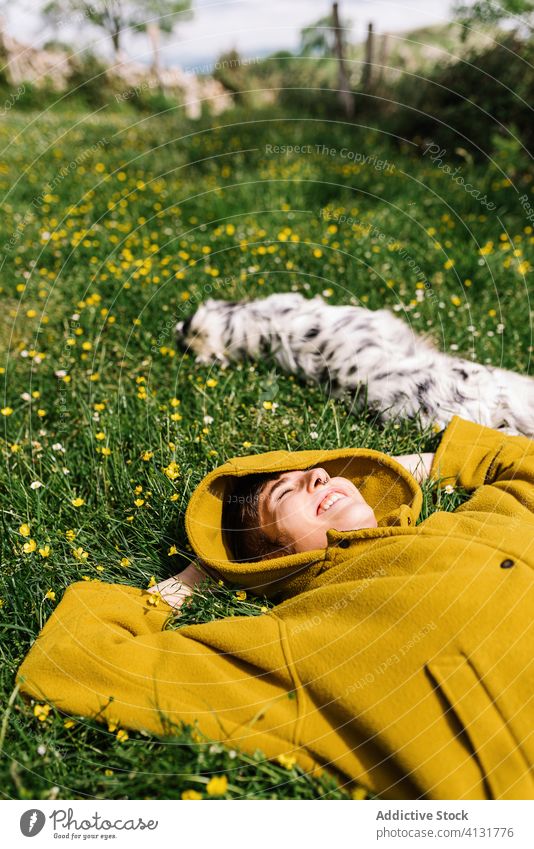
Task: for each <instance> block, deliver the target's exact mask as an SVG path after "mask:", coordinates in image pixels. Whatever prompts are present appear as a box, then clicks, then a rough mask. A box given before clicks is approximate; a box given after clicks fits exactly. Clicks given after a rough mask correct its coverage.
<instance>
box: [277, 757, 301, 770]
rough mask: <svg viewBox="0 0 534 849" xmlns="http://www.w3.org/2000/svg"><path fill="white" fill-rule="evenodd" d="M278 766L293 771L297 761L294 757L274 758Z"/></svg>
mask: <svg viewBox="0 0 534 849" xmlns="http://www.w3.org/2000/svg"><path fill="white" fill-rule="evenodd" d="M276 760H277V761H278V763H279V764H280V766H283V767H284V768H285V769H293V767H294V766H295V764H296V762H297V759H296V757H295V756H294V755H278V757H277V758H276Z"/></svg>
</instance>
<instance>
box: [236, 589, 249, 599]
mask: <svg viewBox="0 0 534 849" xmlns="http://www.w3.org/2000/svg"><path fill="white" fill-rule="evenodd" d="M235 597H236V599H237V600H238V601H245V600H246V598H247V594H246V592H245V590H237V591H236V594H235Z"/></svg>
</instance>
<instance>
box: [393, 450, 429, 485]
mask: <svg viewBox="0 0 534 849" xmlns="http://www.w3.org/2000/svg"><path fill="white" fill-rule="evenodd" d="M393 459H395V460H396V461H397V463H400V464H401V466H404V468H405V469H406V470H407V471H408V472H410V474H411V475H413V477H414V478H415V479H416V481H417V482H418V483H423V481H425V480H426V479H427V478H428V477H429V475H430V469H431V468H432V462H433V460H434V454H433V453H432V452H427V453H422V454H402V455H400V456H399V457H394V458H393Z"/></svg>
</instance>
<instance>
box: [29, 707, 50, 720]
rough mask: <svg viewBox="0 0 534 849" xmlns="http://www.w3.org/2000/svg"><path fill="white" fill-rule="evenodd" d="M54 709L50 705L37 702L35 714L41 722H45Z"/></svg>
mask: <svg viewBox="0 0 534 849" xmlns="http://www.w3.org/2000/svg"><path fill="white" fill-rule="evenodd" d="M51 710H52V708H51V706H50V705H47V704H44V705H42V704H37V705H35V706H34V708H33V715H34V716H36V717H37V719H38V720H39V722H44V721H45V720H46V719H47V718H48V714H49V713H50V711H51Z"/></svg>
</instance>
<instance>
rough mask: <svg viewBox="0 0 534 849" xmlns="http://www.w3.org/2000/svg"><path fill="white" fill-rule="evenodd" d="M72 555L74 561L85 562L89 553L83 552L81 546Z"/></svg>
mask: <svg viewBox="0 0 534 849" xmlns="http://www.w3.org/2000/svg"><path fill="white" fill-rule="evenodd" d="M72 553H73V554H74V556H75V558H76V560H82V561H83V560H87V558H88V557H89V552H88V551H84V550H83V548H82V546H81V545H80V546H78V548H75V549H74V550H73V552H72Z"/></svg>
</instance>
